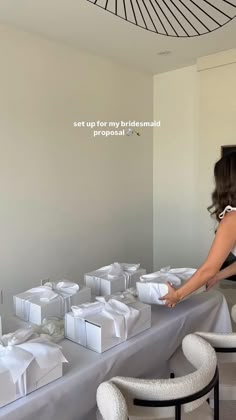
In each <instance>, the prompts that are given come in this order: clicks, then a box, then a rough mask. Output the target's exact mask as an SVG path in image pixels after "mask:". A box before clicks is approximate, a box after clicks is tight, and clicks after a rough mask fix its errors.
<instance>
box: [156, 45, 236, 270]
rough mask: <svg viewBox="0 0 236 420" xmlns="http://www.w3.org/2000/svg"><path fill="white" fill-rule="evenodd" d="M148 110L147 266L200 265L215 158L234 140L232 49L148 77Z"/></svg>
mask: <svg viewBox="0 0 236 420" xmlns="http://www.w3.org/2000/svg"><path fill="white" fill-rule="evenodd" d="M154 115H155V117H156V118H157V116H160V119H161V124H162V127H161V129H160V131H156V132H155V134H154V265H155V268H158V267H161V266H164V265H167V264H171V265H172V266H188V265H191V266H199V265H200V264H201V263H202V262H203V260H204V259H205V257H206V255H207V252H208V249H209V246H210V244H211V241H212V239H213V237H214V228H215V222H214V221H213V220H212V219H211V218H210V217H209V213H208V212H207V210H206V209H207V207H208V205H209V204H210V203H211V193H212V190H213V185H214V184H213V167H214V163H215V162H216V160H218V159H219V158H220V153H221V145H230V144H236V134H235V133H236V118H235V115H236V50H230V51H227V52H223V53H220V54H214V55H212V56H208V57H203V58H201V59H199V61H198V63H197V65H196V66H192V67H187V68H183V69H180V70H177V71H173V72H169V73H165V74H160V75H157V76H155V79H154Z"/></svg>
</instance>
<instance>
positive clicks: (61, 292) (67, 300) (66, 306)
mask: <svg viewBox="0 0 236 420" xmlns="http://www.w3.org/2000/svg"><path fill="white" fill-rule="evenodd" d="M78 290H79V285H78V284H76V283H72V282H67V281H61V282H58V283H54V282H47V283H45V284H44V285H43V286H39V287H33V288H32V289H29V290H27V291H26V292H25V293H24V298H23V299H22V312H23V319H24V320H25V321H29V314H30V304H31V303H35V302H37V301H38V299H39V300H40V301H41V302H44V303H50V302H51V301H53V300H54V299H59V303H60V313H61V316H63V315H65V313H66V312H68V311H69V310H70V307H71V296H73V295H74V294H75V293H77V292H78Z"/></svg>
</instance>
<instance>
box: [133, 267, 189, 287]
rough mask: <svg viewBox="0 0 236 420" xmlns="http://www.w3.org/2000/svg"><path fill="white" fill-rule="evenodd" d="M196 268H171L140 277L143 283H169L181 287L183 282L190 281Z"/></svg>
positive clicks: (164, 268)
mask: <svg viewBox="0 0 236 420" xmlns="http://www.w3.org/2000/svg"><path fill="white" fill-rule="evenodd" d="M195 271H196V269H194V268H170V266H169V267H163V268H161V269H160V270H159V271H156V272H155V273H151V274H145V275H143V276H141V277H140V281H141V282H152V283H166V282H169V283H171V284H173V285H174V286H176V287H178V286H181V283H182V282H183V281H186V280H188V279H189V278H190V277H191V276H192V275H193V274H194V273H195Z"/></svg>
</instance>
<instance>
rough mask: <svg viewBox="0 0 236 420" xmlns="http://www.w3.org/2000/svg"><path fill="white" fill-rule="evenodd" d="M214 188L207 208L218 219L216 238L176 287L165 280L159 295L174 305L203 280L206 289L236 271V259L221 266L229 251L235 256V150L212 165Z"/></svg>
mask: <svg viewBox="0 0 236 420" xmlns="http://www.w3.org/2000/svg"><path fill="white" fill-rule="evenodd" d="M214 176H215V190H214V192H213V194H212V205H211V206H210V207H209V208H208V210H209V211H210V212H211V214H212V215H214V216H215V217H216V220H217V221H218V222H219V226H218V228H217V232H216V235H215V239H214V241H213V243H212V246H211V249H210V252H209V254H208V257H207V259H206V261H205V262H204V263H203V265H202V266H201V267H200V268H199V269H198V270H197V271H196V273H195V274H194V275H193V276H192V277H191V278H190V279H189V280H188V281H187V282H186V283H185V284H184V285H183V286H181V287H180V288H179V289H177V290H175V289H174V288H173V287H172V286H171V285H170V284H168V293H167V294H166V295H165V296H163V297H162V298H161V300H165V301H166V303H165V304H166V306H169V307H172V308H173V307H174V306H175V305H176V304H177V303H178V302H180V301H181V300H182V299H184V298H185V297H186V296H188V295H189V294H190V293H192V292H194V291H195V290H197V289H199V288H200V287H201V286H203V285H204V284H205V285H206V287H207V290H208V289H210V288H211V287H212V286H213V285H214V284H215V283H217V282H218V281H219V280H222V279H224V278H227V277H230V276H232V275H234V274H236V262H234V263H233V264H231V265H230V266H228V267H227V268H225V269H224V270H221V271H219V270H220V268H221V267H222V264H223V263H224V261H225V260H226V258H227V256H228V255H229V253H230V252H232V253H233V254H234V255H235V256H236V152H235V153H231V154H229V155H226V156H224V157H222V158H221V159H220V160H219V161H218V162H217V163H216V164H215V168H214Z"/></svg>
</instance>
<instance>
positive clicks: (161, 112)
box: [154, 66, 197, 269]
mask: <svg viewBox="0 0 236 420" xmlns="http://www.w3.org/2000/svg"><path fill="white" fill-rule="evenodd" d="M196 95H197V74H196V67H195V66H192V67H186V68H183V69H180V70H175V71H173V72H168V73H163V74H159V75H157V76H155V78H154V118H155V119H159V118H160V120H161V127H160V128H159V129H158V130H155V132H154V265H155V268H156V269H157V268H161V267H164V266H166V265H170V264H171V265H172V266H185V264H187V263H188V264H189V265H190V266H191V265H193V264H194V241H193V237H194V211H195V192H194V183H195V156H196V150H195V148H196V140H195V139H196V126H197V121H196V100H197V97H196Z"/></svg>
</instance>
